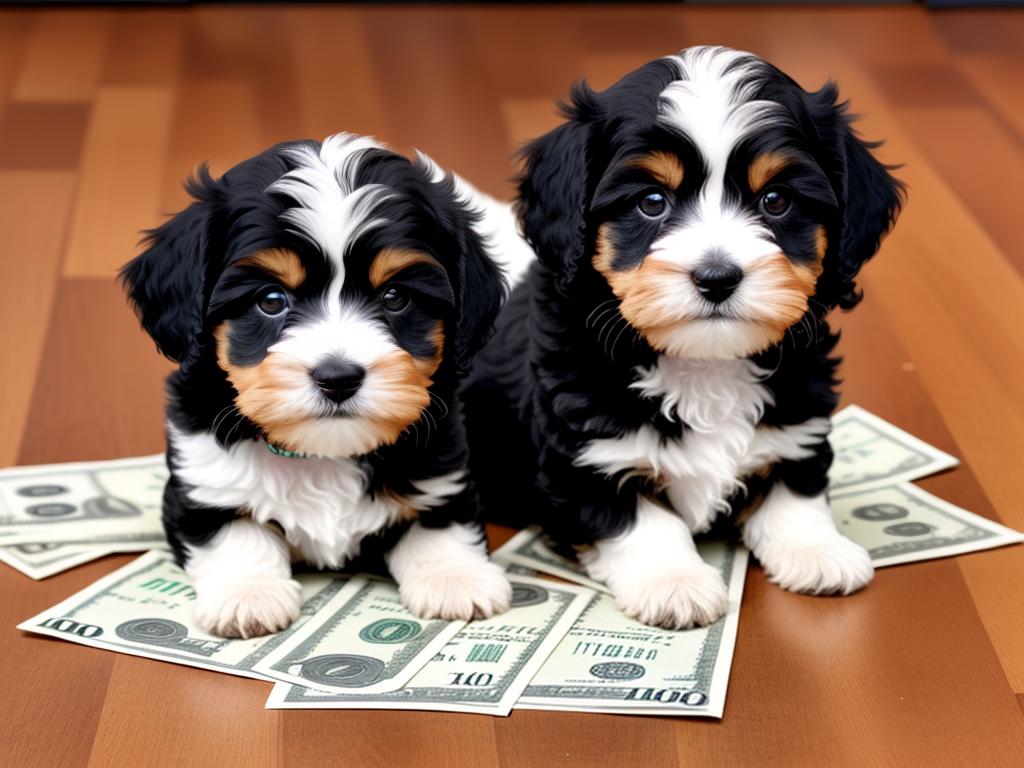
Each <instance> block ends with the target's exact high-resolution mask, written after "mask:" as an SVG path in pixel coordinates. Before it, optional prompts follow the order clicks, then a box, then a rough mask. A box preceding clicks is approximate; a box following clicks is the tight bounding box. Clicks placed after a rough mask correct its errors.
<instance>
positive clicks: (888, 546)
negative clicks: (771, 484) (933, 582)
mask: <svg viewBox="0 0 1024 768" xmlns="http://www.w3.org/2000/svg"><path fill="white" fill-rule="evenodd" d="M829 501H830V503H831V505H832V516H833V518H834V519H835V522H836V527H837V528H838V529H839V530H840V531H841V532H842V533H843V534H845V535H846V536H848V537H849V538H851V539H853V540H854V541H856V542H857V543H858V544H860V545H861V546H862V547H864V548H865V549H866V550H867V551H868V553H869V554H870V555H871V562H872V563H873V564H874V566H875V567H876V568H882V567H884V566H887V565H899V564H900V563H911V562H915V561H917V560H931V559H933V558H937V557H949V556H950V555H960V554H963V553H965V552H976V551H978V550H981V549H992V548H993V547H1001V546H1004V545H1006V544H1016V543H1018V542H1021V541H1024V534H1021V533H1018V532H1017V531H1014V530H1011V529H1010V528H1007V527H1005V526H1003V525H1000V524H999V523H995V522H992V521H991V520H987V519H985V518H984V517H981V516H979V515H976V514H974V513H973V512H968V511H967V510H966V509H961V508H960V507H957V506H955V505H953V504H950V503H949V502H947V501H943V500H942V499H940V498H938V497H936V496H933V495H932V494H930V493H927V492H926V491H922V490H921V489H920V488H918V487H917V486H914V485H910V484H909V483H896V484H893V485H890V486H886V487H882V488H867V489H859V488H858V489H855V490H851V491H848V492H846V493H833V494H831V495H830V496H829Z"/></svg>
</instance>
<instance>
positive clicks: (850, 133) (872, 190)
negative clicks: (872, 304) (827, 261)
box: [815, 84, 906, 309]
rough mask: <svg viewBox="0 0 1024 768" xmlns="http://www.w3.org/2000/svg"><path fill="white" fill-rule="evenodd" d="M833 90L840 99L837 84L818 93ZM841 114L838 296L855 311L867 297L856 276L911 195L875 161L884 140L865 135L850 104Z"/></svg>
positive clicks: (838, 129)
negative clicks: (857, 128)
mask: <svg viewBox="0 0 1024 768" xmlns="http://www.w3.org/2000/svg"><path fill="white" fill-rule="evenodd" d="M823 92H827V93H828V97H829V98H830V100H832V101H833V102H834V99H835V93H836V91H835V86H834V85H833V84H829V85H828V86H826V88H825V89H823V90H822V91H820V92H819V93H818V94H815V95H816V96H818V95H821V94H822V93H823ZM833 110H834V115H835V118H836V143H837V145H838V146H837V148H836V155H837V160H838V177H839V178H838V180H837V184H836V187H837V192H838V195H839V199H840V204H841V214H840V215H841V219H840V226H839V243H838V247H837V248H834V249H832V251H833V252H832V253H830V254H829V256H830V258H831V259H833V260H834V261H833V264H832V265H826V267H827V268H828V267H829V266H831V270H830V271H831V273H832V275H831V276H832V278H833V282H834V284H833V286H832V289H833V298H834V301H835V303H837V304H838V305H839V306H840V307H842V308H843V309H851V308H852V307H854V306H856V305H857V303H858V302H859V301H860V299H861V293H860V291H858V290H857V286H856V282H855V278H856V277H857V273H858V272H860V268H861V267H862V266H863V265H864V262H866V261H867V260H868V259H870V258H871V257H872V256H874V255H875V253H876V252H877V251H878V247H879V245H880V244H881V241H882V238H883V237H884V236H885V235H886V234H888V233H889V230H891V229H892V227H893V225H894V224H895V223H896V218H897V216H899V213H900V209H901V208H902V206H903V203H904V200H905V199H906V191H905V187H904V185H903V183H902V182H900V181H898V180H896V179H894V178H893V177H892V175H891V174H890V173H889V171H890V170H892V167H891V166H886V165H883V164H882V163H880V162H879V161H878V160H877V159H875V157H874V155H873V154H872V152H871V151H872V150H873V149H876V148H878V147H879V146H880V145H881V143H882V142H869V141H864V140H863V139H861V138H860V137H859V136H858V135H857V132H856V131H855V130H854V129H853V127H852V126H851V123H852V121H853V118H852V117H850V116H849V115H847V114H846V104H845V103H844V104H840V105H838V106H835V107H833Z"/></svg>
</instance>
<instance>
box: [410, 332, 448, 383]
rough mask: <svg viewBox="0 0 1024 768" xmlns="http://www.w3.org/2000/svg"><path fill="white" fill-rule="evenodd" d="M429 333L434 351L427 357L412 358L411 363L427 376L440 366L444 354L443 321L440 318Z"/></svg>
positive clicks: (431, 374)
mask: <svg viewBox="0 0 1024 768" xmlns="http://www.w3.org/2000/svg"><path fill="white" fill-rule="evenodd" d="M429 335H430V341H431V343H432V344H433V345H434V353H433V354H432V355H430V356H429V357H414V358H413V359H412V360H413V365H415V366H416V367H417V368H418V369H419V371H420V373H422V374H423V375H424V376H426V377H428V378H429V377H431V376H433V375H434V373H436V372H437V369H438V368H440V367H441V359H442V357H443V356H444V323H443V322H442V321H440V320H437V321H435V322H434V327H433V328H431V329H430V334H429Z"/></svg>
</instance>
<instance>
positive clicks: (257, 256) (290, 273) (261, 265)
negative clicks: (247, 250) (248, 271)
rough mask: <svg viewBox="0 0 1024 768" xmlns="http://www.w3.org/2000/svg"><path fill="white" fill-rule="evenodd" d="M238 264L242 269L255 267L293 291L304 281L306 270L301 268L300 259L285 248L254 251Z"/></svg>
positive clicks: (293, 252)
mask: <svg viewBox="0 0 1024 768" xmlns="http://www.w3.org/2000/svg"><path fill="white" fill-rule="evenodd" d="M238 263H239V264H240V265H241V266H243V267H255V268H257V269H261V270H263V271H264V272H267V273H269V274H271V275H273V276H274V277H276V278H277V279H278V280H279V281H280V282H281V283H282V284H283V285H285V286H286V287H288V288H290V289H291V290H293V291H294V290H295V289H296V288H298V287H299V286H300V285H302V283H303V282H304V281H305V280H306V268H305V267H304V266H302V259H300V258H299V255H298V254H297V253H295V251H290V250H288V249H287V248H267V249H266V250H263V251H256V252H255V253H251V254H249V255H248V256H246V257H245V258H244V259H242V260H241V261H239V262H238Z"/></svg>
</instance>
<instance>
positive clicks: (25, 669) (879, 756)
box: [0, 5, 1024, 768]
mask: <svg viewBox="0 0 1024 768" xmlns="http://www.w3.org/2000/svg"><path fill="white" fill-rule="evenodd" d="M707 42H717V43H725V44H728V45H732V46H735V47H742V48H746V49H749V50H752V51H755V52H757V53H760V54H761V55H763V56H764V57H766V58H768V59H770V60H771V61H773V62H775V63H776V64H778V65H779V66H780V67H782V68H783V69H784V70H786V71H788V72H789V73H790V74H792V75H793V76H794V77H795V78H796V79H797V80H799V81H800V82H801V83H803V84H804V85H805V86H808V87H815V86H817V85H819V84H821V83H822V82H823V81H824V80H825V79H826V78H827V77H833V78H835V79H837V80H838V82H839V83H840V86H841V89H842V92H843V93H844V94H845V96H847V97H849V98H851V99H852V100H853V104H854V111H856V112H858V113H862V114H863V115H864V119H863V120H862V121H861V123H860V127H861V131H862V133H863V134H864V135H865V136H867V137H870V138H885V139H887V144H886V145H885V147H884V148H883V149H882V150H881V153H882V156H883V158H884V159H885V160H887V161H889V162H899V163H903V164H904V167H903V168H902V170H900V171H899V174H898V175H899V176H900V177H901V178H902V179H904V180H905V181H906V182H907V183H908V185H909V189H910V203H909V205H908V207H907V209H906V211H905V213H904V215H903V218H902V220H901V221H900V223H899V225H898V226H897V229H896V232H895V233H894V234H893V235H892V237H891V238H889V240H888V241H887V242H886V243H885V245H884V247H883V251H882V253H881V255H880V256H879V257H878V258H877V259H876V260H875V261H873V262H872V263H871V264H870V266H869V267H868V268H867V270H866V273H865V276H864V287H865V289H866V295H867V298H866V300H865V301H864V303H863V304H862V305H861V307H860V308H859V309H858V310H857V311H856V312H854V313H853V314H851V315H848V316H844V317H841V318H838V323H839V324H840V325H841V326H842V327H843V329H844V339H843V342H842V350H843V353H844V354H845V356H846V365H845V369H844V374H843V375H844V378H845V383H844V385H843V394H844V398H845V400H846V401H847V402H856V403H859V404H860V405H862V406H864V407H866V408H869V409H870V410H872V411H875V412H876V413H878V414H880V415H881V416H883V417H885V418H887V419H890V420H892V421H894V422H896V423H898V424H899V425H901V426H903V427H904V428H906V429H908V430H910V431H911V432H913V433H914V434H917V435H919V436H920V437H922V438H924V439H926V440H928V441H929V442H931V443H933V444H935V445H937V446H938V447H940V448H942V449H943V450H946V451H949V452H951V453H954V454H956V455H957V456H960V457H961V458H962V459H963V465H962V467H960V468H958V469H956V470H955V471H952V472H950V473H947V474H945V475H943V476H939V477H935V478H933V479H930V480H927V481H925V482H924V483H922V485H923V486H924V487H925V488H927V489H928V490H930V491H932V492H934V493H937V494H938V495H940V496H942V497H943V498H946V499H949V500H950V501H952V502H954V503H956V504H958V505H961V506H964V507H967V508H968V509H971V510H973V511H975V512H978V513H980V514H982V515H986V516H988V517H991V518H993V519H998V520H1001V521H1002V522H1004V523H1006V524H1007V525H1011V526H1014V527H1016V528H1019V529H1020V528H1024V504H1022V503H1021V499H1022V498H1024V472H1022V467H1024V439H1022V436H1024V408H1022V406H1021V403H1022V402H1024V322H1022V319H1024V318H1022V312H1024V310H1022V308H1024V285H1022V280H1021V272H1022V270H1024V216H1022V215H1021V212H1020V210H1021V205H1020V200H1021V194H1022V193H1021V180H1022V179H1024V151H1022V148H1024V14H1020V13H1014V12H993V13H970V14H963V13H943V14H934V15H932V14H928V13H925V12H924V11H922V10H920V9H918V8H914V7H901V8H889V9H885V8H865V9H848V10H813V9H805V8H800V9H796V8H791V9H785V10H758V11H746V10H742V9H728V10H716V9H692V8H681V7H678V6H675V7H674V6H671V5H664V6H657V7H642V6H630V7H628V8H625V7H624V8H617V7H614V6H602V7H599V8H595V9H588V8H586V7H582V6H571V7H566V8H550V7H549V8H545V7H541V6H527V7H515V6H510V5H505V6H502V7H499V8H473V7H457V8H450V9H439V10H438V9H431V8H428V7H422V6H418V7H413V8H402V7H396V6H390V7H383V8H376V9H360V8H356V7H347V8H329V7H322V6H321V7H312V8H307V9H302V8H298V9H288V10H284V9H276V8H273V7H267V6H260V7H257V8H255V9H247V8H243V7H233V8H200V9H192V10H155V11H142V10H130V11H129V10H121V11H95V12H93V11H73V10H45V11H26V10H15V11H9V10H8V11H0V233H3V245H2V246H0V248H2V251H0V289H2V296H3V306H4V316H5V319H4V321H3V322H2V323H0V328H2V330H0V465H11V464H15V463H39V462H54V461H67V460H76V459H94V458H108V457H117V456H129V455H135V454H144V453H152V452H156V451H159V450H161V449H162V426H161V377H162V376H163V375H164V374H165V373H166V371H167V370H168V368H167V364H166V363H165V362H162V361H161V359H160V358H158V356H157V355H156V354H155V352H154V350H153V347H152V345H151V343H150V342H149V341H148V339H146V338H144V337H143V335H142V334H141V332H139V331H138V329H137V326H136V323H135V320H134V318H133V317H132V315H131V313H130V312H129V311H128V309H127V308H126V307H125V304H124V301H123V299H122V297H121V295H120V292H119V289H118V287H117V286H116V285H115V283H114V280H113V277H114V273H115V270H116V269H117V267H118V266H119V265H120V264H121V263H123V262H124V261H125V260H127V259H128V258H129V257H130V256H131V255H132V253H133V250H134V247H135V243H136V241H137V239H138V236H139V235H138V232H139V230H140V229H142V228H145V227H149V226H152V225H154V224H155V223H157V222H158V221H160V218H161V215H162V214H163V213H166V212H170V211H174V210H176V209H178V208H179V207H181V206H182V205H183V204H184V203H185V197H184V194H183V192H182V190H181V186H180V184H181V180H182V178H183V177H184V176H185V174H187V173H188V172H189V171H190V170H191V169H192V168H193V167H194V166H195V165H196V163H197V162H198V161H200V160H204V159H205V160H209V161H210V162H211V163H212V166H213V169H214V171H215V172H219V171H223V170H224V169H226V168H227V167H228V166H229V165H231V164H232V163H234V162H236V161H238V160H240V159H242V158H244V157H246V156H247V155H250V154H252V153H254V152H256V151H258V150H260V149H262V148H264V147H265V146H267V145H269V144H272V143H274V142H277V141H279V140H283V139H289V138H297V137H307V136H311V137H323V136H324V135H326V134H328V133H332V132H335V131H338V130H349V131H358V132H364V133H373V134H376V135H378V136H379V137H381V138H384V139H386V140H387V141H389V142H390V143H392V144H393V145H395V146H397V147H400V148H408V147H411V146H421V147H423V148H424V149H426V150H428V151H429V152H430V153H431V154H432V155H433V156H434V157H435V158H436V159H437V160H438V161H440V162H441V163H442V164H444V165H447V166H449V167H451V168H453V169H457V170H458V171H460V172H461V173H463V174H464V175H466V176H468V177H469V178H471V179H473V180H475V181H476V182H477V183H479V184H480V185H481V186H482V187H483V188H485V189H487V190H489V191H491V192H493V193H495V194H501V195H507V194H508V193H509V192H510V189H511V187H510V184H509V183H508V179H509V178H510V177H511V176H512V174H513V173H514V170H515V165H514V162H513V159H512V155H513V152H514V150H515V149H516V148H517V147H518V146H519V145H520V144H521V143H522V142H523V141H524V140H525V139H527V138H529V137H531V136H535V135H537V134H539V133H541V132H543V131H545V130H546V129H548V128H549V127H551V126H552V125H554V124H555V121H556V117H555V115H554V111H553V108H552V104H553V101H554V99H556V98H557V97H560V96H563V95H564V94H565V93H566V90H567V87H568V85H569V83H570V82H572V81H573V80H574V79H576V78H579V77H581V76H584V75H585V76H586V77H587V78H588V79H589V80H590V81H591V83H592V84H594V85H596V86H604V85H607V84H610V83H611V82H612V81H613V80H615V79H616V78H617V77H618V76H619V75H621V74H623V73H624V72H626V71H628V70H630V69H632V68H633V67H635V66H636V65H638V64H640V63H642V62H644V61H646V60H648V59H650V58H652V57H654V56H657V55H660V54H663V53H667V52H672V51H674V50H676V49H679V48H681V47H684V46H688V45H692V44H696V43H707ZM492 533H493V534H494V535H495V540H500V539H502V538H503V537H504V536H507V535H508V532H507V531H502V530H495V531H493V532H492ZM126 560H127V558H125V557H116V558H107V559H105V560H101V561H98V562H96V563H93V564H90V565H87V566H84V567H81V568H78V569H75V570H74V571H71V572H70V573H67V574H64V575H60V576H57V577H54V578H51V579H48V580H46V581H43V582H40V583H36V582H31V581H29V580H28V579H27V578H25V577H24V576H21V575H20V574H17V573H15V572H13V571H11V570H10V569H8V568H6V567H0V660H2V661H0V681H2V688H3V691H4V692H3V695H2V697H0V700H2V705H0V706H2V707H3V715H2V717H0V764H2V765H12V766H37V765H40V766H41V765H47V766H69V767H70V766H84V765H90V766H133V765H140V766H141V765H145V766H154V765H167V766H186V765H203V766H206V765H210V766H246V768H257V767H258V766H276V765H332V766H349V765H351V766H369V765H386V766H397V765H418V766H433V765H438V766H444V767H445V768H456V767H458V766H471V767H472V768H478V767H481V766H495V765H501V766H508V767H509V768H512V767H513V766H549V765H566V766H574V765H586V766H590V767H596V766H620V765H646V766H675V765H737V764H740V763H747V764H754V763H756V764H760V765H765V764H767V765H775V764H778V765H837V764H858V765H954V764H956V765H961V764H977V765H1021V764H1022V763H1024V715H1022V710H1021V703H1022V702H1024V586H1022V585H1024V547H1015V548H1007V549H1003V550H998V551H993V552H987V553H982V554H975V555H969V556H965V557H961V558H957V559H950V560H942V561H935V562H927V563H921V564H917V565H909V566H903V567H897V568H890V569H886V570H883V571H881V572H879V574H878V576H877V578H876V579H875V581H874V583H873V584H872V585H871V586H870V587H869V588H868V589H867V590H865V591H864V592H862V593H861V594H858V595H855V596H853V597H850V598H845V599H822V598H811V597H800V596H796V595H792V594H787V593H784V592H782V591H781V590H779V589H777V588H776V587H774V586H772V585H770V584H768V583H767V582H766V580H765V578H764V577H763V574H762V573H761V571H760V569H759V568H758V567H756V566H754V567H752V569H751V572H750V575H749V578H748V582H747V590H746V594H745V597H744V607H743V613H742V619H741V623H740V631H739V639H738V644H737V648H736V659H735V664H734V667H733V670H732V678H731V684H730V689H729V697H728V703H727V706H726V709H725V717H724V719H723V720H722V721H721V722H709V721H694V720H683V719H656V718H646V717H614V716H602V715H586V714H553V713H542V712H515V713H513V715H512V716H511V717H509V718H507V719H492V718H488V717H482V716H472V715H450V714H433V713H410V712H344V711H339V712H267V711H264V709H263V703H264V700H265V698H266V696H267V693H268V691H269V689H270V686H269V685H267V684H263V683H260V682H257V681H253V680H246V679H239V678H232V677H227V676H223V675H218V674H215V673H210V672H202V671H197V670H193V669H187V668H184V667H175V666H171V665H168V664H161V663H157V662H153V661H147V660H144V659H137V658H132V657H128V656H119V655H115V654H112V653H105V652H102V651H98V650H92V649H88V648H82V647H79V646H73V645H67V644H62V643H60V642H57V641H50V640H45V639H40V638H29V637H25V636H22V635H21V634H20V633H19V632H17V631H16V630H15V629H14V625H15V623H16V622H17V621H19V620H21V619H24V618H26V617H27V616H30V615H32V614H34V613H35V612H37V611H39V610H41V609H42V608H45V607H48V606H50V605H52V604H54V603H55V602H57V601H58V600H59V599H61V598H63V597H65V596H67V595H69V594H71V593H72V592H74V591H75V590H77V589H79V588H81V587H83V586H85V585H86V584H88V583H90V582H92V581H94V580H95V579H97V578H98V577H99V576H101V575H102V574H104V573H106V572H108V571H110V570H112V569H113V568H115V567H117V566H118V565H120V564H122V563H123V562H126Z"/></svg>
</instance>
